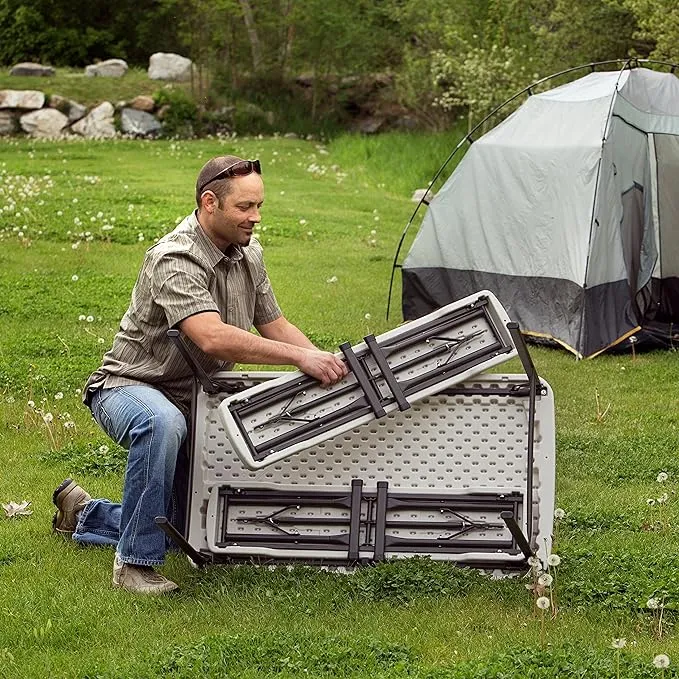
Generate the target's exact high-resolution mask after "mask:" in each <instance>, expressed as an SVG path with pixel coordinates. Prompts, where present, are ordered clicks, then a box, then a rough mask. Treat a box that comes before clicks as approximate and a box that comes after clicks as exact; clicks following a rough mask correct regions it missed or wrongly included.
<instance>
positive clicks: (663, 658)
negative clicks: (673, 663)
mask: <svg viewBox="0 0 679 679" xmlns="http://www.w3.org/2000/svg"><path fill="white" fill-rule="evenodd" d="M653 666H654V667H657V668H658V669H665V668H666V667H669V666H670V658H669V656H667V655H665V654H664V653H659V654H658V655H656V656H655V658H653Z"/></svg>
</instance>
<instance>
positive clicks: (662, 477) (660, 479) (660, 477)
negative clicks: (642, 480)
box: [655, 472, 668, 483]
mask: <svg viewBox="0 0 679 679" xmlns="http://www.w3.org/2000/svg"><path fill="white" fill-rule="evenodd" d="M667 478H668V477H667V472H660V473H659V474H658V476H657V477H656V479H655V480H656V481H657V482H658V483H665V481H667Z"/></svg>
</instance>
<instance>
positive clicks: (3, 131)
mask: <svg viewBox="0 0 679 679" xmlns="http://www.w3.org/2000/svg"><path fill="white" fill-rule="evenodd" d="M16 131H17V121H16V118H15V117H14V114H13V113H11V112H10V111H0V135H8V134H14V133H15V132H16Z"/></svg>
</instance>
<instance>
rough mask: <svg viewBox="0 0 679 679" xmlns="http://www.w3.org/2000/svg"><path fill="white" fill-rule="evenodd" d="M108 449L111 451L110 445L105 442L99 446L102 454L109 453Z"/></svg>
mask: <svg viewBox="0 0 679 679" xmlns="http://www.w3.org/2000/svg"><path fill="white" fill-rule="evenodd" d="M108 451H109V447H108V446H107V445H106V444H105V443H103V444H102V445H100V446H99V452H100V453H101V454H102V455H105V454H106V453H108Z"/></svg>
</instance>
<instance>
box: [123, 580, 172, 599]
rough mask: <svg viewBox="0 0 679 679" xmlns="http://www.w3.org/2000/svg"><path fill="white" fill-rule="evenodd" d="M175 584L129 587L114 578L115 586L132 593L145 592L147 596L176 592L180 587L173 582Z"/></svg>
mask: <svg viewBox="0 0 679 679" xmlns="http://www.w3.org/2000/svg"><path fill="white" fill-rule="evenodd" d="M172 585H173V586H167V585H163V588H158V589H129V588H128V587H126V586H125V585H123V584H122V583H120V582H116V581H115V580H113V588H114V589H121V590H123V591H124V592H130V593H131V594H143V595H145V596H159V595H161V594H169V593H170V592H176V591H177V590H178V589H179V585H178V584H176V583H174V582H173V583H172Z"/></svg>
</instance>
